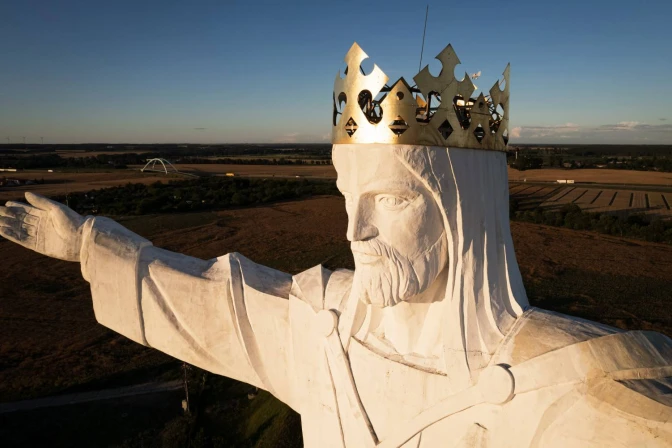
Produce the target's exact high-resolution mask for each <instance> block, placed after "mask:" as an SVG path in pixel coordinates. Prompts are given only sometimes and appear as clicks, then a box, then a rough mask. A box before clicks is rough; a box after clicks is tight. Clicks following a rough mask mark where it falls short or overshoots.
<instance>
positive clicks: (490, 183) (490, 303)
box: [392, 145, 529, 386]
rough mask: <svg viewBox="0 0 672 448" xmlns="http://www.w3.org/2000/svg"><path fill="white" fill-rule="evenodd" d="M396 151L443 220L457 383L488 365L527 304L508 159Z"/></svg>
mask: <svg viewBox="0 0 672 448" xmlns="http://www.w3.org/2000/svg"><path fill="white" fill-rule="evenodd" d="M392 149H393V151H394V154H395V155H396V157H397V158H398V159H399V160H400V161H401V162H402V163H403V164H404V165H406V166H407V167H408V168H409V170H410V171H411V172H413V173H414V174H415V175H416V176H417V177H418V178H419V179H420V180H421V181H422V183H423V184H424V185H425V186H426V187H427V188H428V189H429V191H431V192H432V193H433V195H434V198H435V200H436V201H437V203H438V204H439V207H440V209H441V211H442V215H443V218H444V225H445V228H446V237H447V240H448V247H447V250H448V265H447V268H448V269H449V273H448V285H447V287H446V297H445V300H444V302H445V306H444V308H443V309H444V312H445V313H446V315H445V324H444V336H443V342H444V357H445V361H446V364H447V365H446V368H447V369H448V370H449V371H450V372H451V379H452V380H454V381H455V382H456V386H457V385H458V384H459V383H466V382H468V381H471V380H472V379H474V376H475V374H476V373H477V372H478V371H479V370H480V369H482V368H483V367H485V366H486V365H487V364H488V362H489V361H490V359H491V357H492V354H493V353H494V351H495V349H496V348H497V347H498V345H499V344H500V342H501V341H502V339H503V337H504V335H505V334H506V333H507V332H508V330H509V329H510V328H511V326H512V325H513V323H514V322H515V320H516V318H517V317H518V316H520V315H521V314H522V313H523V312H524V310H525V309H526V308H527V307H528V306H529V304H528V300H527V295H526V294H525V288H524V286H523V282H522V278H521V276H520V271H519V268H518V263H517V261H516V255H515V253H514V250H513V240H512V238H511V229H510V226H509V200H508V199H509V194H508V177H507V172H506V154H505V153H503V152H498V151H478V150H473V149H460V148H445V147H436V146H411V145H396V146H393V148H392ZM460 367H461V368H460Z"/></svg>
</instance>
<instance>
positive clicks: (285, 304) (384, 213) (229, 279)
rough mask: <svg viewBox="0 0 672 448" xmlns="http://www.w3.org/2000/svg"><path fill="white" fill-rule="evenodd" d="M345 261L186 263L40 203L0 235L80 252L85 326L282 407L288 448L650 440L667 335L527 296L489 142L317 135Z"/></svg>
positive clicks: (654, 442)
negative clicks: (338, 209)
mask: <svg viewBox="0 0 672 448" xmlns="http://www.w3.org/2000/svg"><path fill="white" fill-rule="evenodd" d="M333 159H334V165H335V167H336V170H337V171H338V187H339V189H340V190H341V192H342V193H343V194H344V196H345V197H346V207H347V212H348V218H349V225H348V230H347V237H348V239H349V240H350V241H351V244H352V250H353V255H354V259H355V265H356V269H355V271H354V272H352V271H346V270H337V271H334V272H331V271H329V270H327V269H325V268H323V267H321V266H316V267H315V268H312V269H309V270H307V271H305V272H303V273H301V274H298V275H295V276H291V275H288V274H284V273H282V272H278V271H275V270H273V269H269V268H266V267H264V266H260V265H257V264H255V263H254V262H252V261H250V260H248V259H247V258H245V257H244V256H242V255H240V254H237V253H232V254H228V255H225V256H222V257H220V258H217V259H213V260H208V261H204V260H200V259H196V258H192V257H188V256H185V255H181V254H177V253H173V252H169V251H166V250H163V249H160V248H157V247H154V246H153V245H152V244H151V242H149V241H147V240H146V239H144V238H141V237H140V236H138V235H135V234H133V233H132V232H130V231H128V230H127V229H125V228H123V227H122V226H120V225H119V224H117V223H115V222H114V221H112V220H110V219H107V218H103V217H86V218H84V217H81V216H79V215H77V214H76V213H74V212H73V211H72V210H70V209H68V208H67V207H65V206H63V205H62V204H58V203H56V202H53V201H50V200H48V199H46V198H43V197H40V196H37V195H33V194H29V193H28V194H26V199H27V201H28V203H29V204H21V203H7V204H6V207H0V234H1V235H2V236H4V237H5V238H7V239H10V240H12V241H15V242H17V243H19V244H22V245H23V246H25V247H27V248H29V249H32V250H35V251H38V252H40V253H43V254H45V255H49V256H52V257H55V258H60V259H65V260H70V261H78V262H80V263H81V268H82V274H83V276H84V278H85V279H86V280H87V281H89V282H90V283H91V294H92V298H93V307H94V311H95V314H96V318H97V319H98V321H99V322H100V323H101V324H103V325H105V326H107V327H109V328H111V329H113V330H115V331H117V332H119V333H121V334H123V335H125V336H127V337H129V338H130V339H132V340H134V341H136V342H138V343H140V344H144V345H147V346H150V347H154V348H156V349H158V350H161V351H163V352H165V353H168V354H170V355H172V356H174V357H176V358H178V359H181V360H184V361H186V362H189V363H192V364H194V365H197V366H199V367H201V368H204V369H206V370H209V371H211V372H214V373H217V374H220V375H225V376H228V377H231V378H235V379H237V380H240V381H244V382H247V383H249V384H253V385H255V386H257V387H260V388H263V389H265V390H268V391H270V392H271V393H273V394H274V395H275V396H276V397H278V398H279V399H280V400H282V401H284V402H285V403H287V404H288V405H289V406H291V407H292V408H293V409H295V410H296V411H297V412H299V413H300V414H301V418H302V425H303V435H304V443H305V445H306V446H308V447H317V446H319V447H361V446H370V447H374V446H380V447H402V446H403V447H434V446H465V447H477V446H478V447H483V446H493V447H494V446H498V447H499V446H508V447H524V446H531V447H532V446H535V447H536V446H541V447H560V446H563V447H564V446H595V447H597V446H624V447H625V446H647V447H649V446H652V447H655V446H661V447H662V446H670V444H672V423H671V421H670V420H671V418H672V395H671V394H670V391H671V390H672V382H671V381H670V378H672V341H671V340H670V339H669V338H667V337H666V336H663V335H661V334H657V333H652V332H636V331H635V332H621V331H619V330H617V329H614V328H610V327H606V326H604V325H600V324H596V323H592V322H588V321H585V320H582V319H578V318H572V317H569V316H563V315H559V314H556V313H552V312H548V311H543V310H540V309H535V308H532V307H530V306H529V305H528V302H527V298H526V296H525V291H524V288H523V285H522V281H521V278H520V274H519V271H518V265H517V262H516V259H515V253H514V251H513V245H512V242H511V235H510V230H509V220H508V189H507V174H506V164H505V154H503V153H499V152H494V151H479V150H468V149H452V148H445V147H424V146H411V145H357V146H355V145H335V146H334V154H333Z"/></svg>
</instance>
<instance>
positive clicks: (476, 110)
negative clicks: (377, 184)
mask: <svg viewBox="0 0 672 448" xmlns="http://www.w3.org/2000/svg"><path fill="white" fill-rule="evenodd" d="M366 58H368V55H367V54H366V53H364V51H363V50H362V49H361V48H360V46H359V45H357V43H354V44H353V45H352V47H351V48H350V50H349V51H348V53H347V54H346V56H345V63H346V64H347V68H346V69H345V73H344V76H343V77H341V73H340V71H339V73H338V75H337V76H336V80H335V82H334V95H333V100H334V113H333V130H332V143H334V144H344V143H391V144H403V145H427V146H449V147H455V148H473V149H489V150H496V151H506V145H507V144H508V140H509V138H508V128H509V71H510V65H507V67H506V70H504V79H503V81H497V82H495V85H494V86H492V88H491V89H490V92H489V95H484V94H483V93H481V94H480V95H479V96H478V97H476V98H474V97H473V96H472V95H473V93H474V90H475V89H476V88H475V86H474V84H473V83H472V82H471V79H470V77H469V75H468V74H467V73H465V76H464V78H463V79H462V80H461V81H460V80H457V79H455V75H454V73H455V72H454V70H455V67H456V66H457V65H458V64H459V63H460V59H459V58H458V57H457V55H456V54H455V51H454V50H453V47H452V46H451V45H448V46H447V47H446V48H444V49H443V51H441V53H439V54H438V55H437V56H436V59H438V60H439V61H440V62H441V65H442V69H441V73H439V76H432V74H431V73H429V66H425V67H424V68H423V69H422V70H421V71H420V73H418V74H417V75H416V76H415V77H414V78H413V80H414V81H415V85H414V86H410V85H409V84H408V82H406V80H405V79H404V78H399V80H398V81H396V82H395V83H394V84H392V86H389V85H388V84H387V81H388V79H389V78H388V77H387V75H385V73H383V71H382V70H380V68H378V66H377V65H374V66H373V70H372V71H371V73H369V74H365V73H364V72H363V70H362V69H361V63H362V61H363V60H364V59H366ZM502 82H503V83H504V89H503V90H502V88H501V85H502Z"/></svg>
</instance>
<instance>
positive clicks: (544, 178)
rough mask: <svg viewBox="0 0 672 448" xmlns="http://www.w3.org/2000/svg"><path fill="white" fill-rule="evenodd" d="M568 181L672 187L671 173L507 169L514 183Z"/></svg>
mask: <svg viewBox="0 0 672 448" xmlns="http://www.w3.org/2000/svg"><path fill="white" fill-rule="evenodd" d="M559 179H570V180H574V181H575V182H577V183H595V184H610V185H625V184H629V185H661V186H668V187H670V186H672V173H662V172H656V171H634V170H611V169H572V170H565V169H556V168H543V169H538V170H525V171H518V170H514V169H511V168H509V180H510V181H516V182H523V181H527V182H555V181H557V180H559Z"/></svg>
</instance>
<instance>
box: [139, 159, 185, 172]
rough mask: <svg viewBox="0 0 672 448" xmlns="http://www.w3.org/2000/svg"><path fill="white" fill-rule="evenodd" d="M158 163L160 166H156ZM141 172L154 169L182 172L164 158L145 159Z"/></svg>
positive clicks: (156, 170)
mask: <svg viewBox="0 0 672 448" xmlns="http://www.w3.org/2000/svg"><path fill="white" fill-rule="evenodd" d="M157 164H160V165H161V166H159V167H157V166H156V165H157ZM140 171H142V172H143V173H144V172H145V171H154V172H157V173H166V174H168V173H177V174H182V173H180V172H179V171H177V168H175V167H174V166H173V164H172V163H170V162H169V161H167V160H166V159H149V160H148V161H147V164H146V165H145V167H144V168H143V169H141V170H140Z"/></svg>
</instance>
